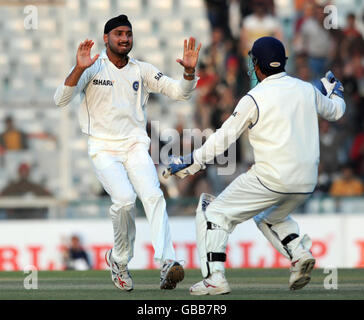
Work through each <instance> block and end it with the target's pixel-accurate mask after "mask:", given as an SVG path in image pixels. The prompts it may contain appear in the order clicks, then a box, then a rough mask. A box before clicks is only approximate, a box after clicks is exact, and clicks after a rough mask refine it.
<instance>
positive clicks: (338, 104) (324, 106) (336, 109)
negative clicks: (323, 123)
mask: <svg viewBox="0 0 364 320" xmlns="http://www.w3.org/2000/svg"><path fill="white" fill-rule="evenodd" d="M314 91H315V99H316V108H317V113H318V114H319V115H320V116H321V117H323V118H324V119H326V120H328V121H336V120H339V119H340V118H341V117H342V116H343V115H344V113H345V108H346V104H345V101H344V99H342V98H340V97H339V96H337V95H335V94H332V95H331V98H328V97H326V96H324V95H323V94H322V93H321V92H320V91H319V90H318V89H317V88H315V87H314Z"/></svg>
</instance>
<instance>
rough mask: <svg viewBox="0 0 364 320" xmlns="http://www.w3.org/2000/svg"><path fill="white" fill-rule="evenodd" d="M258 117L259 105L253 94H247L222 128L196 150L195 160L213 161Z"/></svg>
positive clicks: (253, 123)
mask: <svg viewBox="0 0 364 320" xmlns="http://www.w3.org/2000/svg"><path fill="white" fill-rule="evenodd" d="M258 118H259V110H258V106H257V105H256V104H255V101H254V100H253V98H252V97H251V96H249V95H245V96H244V97H243V98H242V99H241V100H240V101H239V103H238V105H237V106H236V108H235V110H234V112H233V114H232V115H231V116H230V117H229V118H228V119H227V120H226V121H225V122H224V123H223V125H222V126H221V128H220V129H218V130H217V131H216V132H214V133H213V134H212V135H210V136H209V138H208V139H207V140H206V142H205V143H204V144H203V146H202V147H201V148H199V149H196V150H195V151H194V153H193V157H194V161H196V162H198V163H200V164H205V163H209V162H210V161H212V160H213V159H214V158H215V157H216V156H218V155H220V154H222V153H223V152H224V151H225V150H226V149H228V148H229V146H230V145H231V144H233V143H234V142H235V141H236V140H237V139H238V138H239V137H240V135H241V134H242V133H243V132H244V131H245V130H246V129H247V128H248V127H249V128H252V127H253V126H254V125H255V124H256V123H257V121H258Z"/></svg>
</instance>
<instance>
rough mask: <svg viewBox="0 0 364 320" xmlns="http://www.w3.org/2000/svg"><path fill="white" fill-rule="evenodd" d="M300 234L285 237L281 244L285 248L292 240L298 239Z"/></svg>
mask: <svg viewBox="0 0 364 320" xmlns="http://www.w3.org/2000/svg"><path fill="white" fill-rule="evenodd" d="M298 237H299V236H298V234H297V233H291V234H289V235H288V236H287V237H285V238H284V239H283V240H282V241H281V242H282V244H283V245H284V246H286V245H287V244H288V243H290V242H291V241H292V240H294V239H296V238H298Z"/></svg>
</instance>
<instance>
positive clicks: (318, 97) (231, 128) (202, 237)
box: [165, 37, 345, 295]
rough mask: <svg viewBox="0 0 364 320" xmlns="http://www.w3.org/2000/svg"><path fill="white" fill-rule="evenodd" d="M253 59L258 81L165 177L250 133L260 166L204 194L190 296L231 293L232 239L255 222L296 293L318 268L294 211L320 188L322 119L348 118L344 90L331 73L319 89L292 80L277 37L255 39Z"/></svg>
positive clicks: (191, 169)
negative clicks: (196, 276) (281, 259)
mask: <svg viewBox="0 0 364 320" xmlns="http://www.w3.org/2000/svg"><path fill="white" fill-rule="evenodd" d="M249 55H250V58H251V61H252V65H251V66H252V67H251V73H255V75H256V77H257V80H258V81H259V84H258V85H256V86H255V87H254V88H253V89H251V90H250V91H249V92H248V93H247V94H246V95H245V96H244V97H243V98H242V99H241V100H240V101H239V103H238V105H237V106H236V108H235V110H234V112H233V114H232V115H231V116H230V117H229V118H228V119H227V120H226V121H225V123H224V124H223V125H222V127H221V128H220V129H218V130H217V131H216V132H215V133H214V134H212V135H211V136H210V137H209V138H208V139H207V141H206V142H205V143H204V145H203V146H202V147H201V148H199V149H197V150H195V151H194V152H193V153H192V154H191V155H188V156H185V157H180V158H179V159H177V160H176V159H174V160H173V162H172V164H170V165H169V167H168V169H167V170H166V171H165V175H166V176H168V175H169V174H175V175H177V176H179V177H180V178H183V177H185V176H186V175H189V174H194V173H196V172H197V171H198V170H200V169H201V168H203V167H204V164H205V163H208V162H210V161H211V160H213V159H214V157H215V156H217V155H219V154H221V153H223V152H224V151H225V150H226V149H227V148H228V146H229V144H231V143H232V142H234V141H235V140H236V139H237V138H238V137H239V136H240V135H241V134H242V133H243V132H244V131H245V130H249V140H250V143H251V145H252V147H253V150H254V158H255V164H254V165H253V166H252V167H251V168H250V170H249V171H248V172H246V173H244V174H242V175H240V176H239V177H238V178H236V179H235V180H234V181H233V182H232V183H231V184H230V185H229V186H228V187H227V188H226V189H225V190H224V191H223V192H222V193H221V194H220V195H218V196H217V197H216V198H215V197H214V196H212V195H208V194H202V195H201V197H200V202H199V205H198V208H197V210H196V231H197V248H198V252H199V256H200V261H201V271H202V275H203V277H204V279H203V280H202V281H200V282H198V283H196V284H195V285H194V286H192V287H191V289H190V293H191V294H192V295H207V294H210V295H216V294H224V293H229V292H230V291H231V290H230V287H229V284H228V282H227V280H226V278H225V275H224V273H225V272H224V262H225V260H226V254H225V249H226V245H227V241H228V235H229V233H231V232H232V231H233V230H234V228H235V226H236V225H237V224H239V223H241V222H244V221H245V220H248V219H250V218H254V220H255V222H256V224H257V226H258V228H259V229H260V230H261V231H262V233H263V234H264V236H265V237H266V238H267V239H268V240H269V241H270V242H271V243H272V245H273V246H274V247H275V248H276V249H277V250H278V251H279V252H280V253H282V254H283V255H284V256H286V257H287V258H288V259H290V260H291V265H292V266H291V269H290V271H291V275H290V279H289V286H290V289H292V290H297V289H301V288H303V287H304V286H305V285H306V284H307V283H308V282H309V281H310V273H311V270H312V269H313V267H314V265H315V259H314V257H313V256H312V254H311V252H310V247H311V240H310V238H309V237H308V236H307V235H304V236H300V233H299V227H298V225H297V223H296V222H295V221H294V220H293V219H292V218H291V217H290V216H289V214H290V213H291V212H292V211H293V210H295V209H296V208H297V207H298V206H299V205H301V204H302V203H303V202H304V201H305V200H306V199H307V198H308V197H309V195H310V194H311V193H312V192H313V191H314V188H315V186H316V183H317V168H318V164H319V156H320V155H319V131H318V119H317V115H320V116H321V117H323V118H325V119H327V120H329V121H335V120H338V119H340V118H341V117H342V116H343V114H344V112H345V102H344V100H343V98H342V97H343V88H342V86H341V83H340V82H339V81H338V80H337V79H336V78H335V77H334V76H333V74H332V73H331V72H330V73H328V74H327V75H326V77H325V78H322V79H321V83H320V84H321V86H320V88H319V89H317V88H315V87H314V86H313V85H312V84H310V83H308V82H304V81H301V80H299V79H296V78H293V77H290V76H288V75H287V74H286V72H285V69H284V67H285V63H286V55H285V49H284V46H283V44H282V43H281V42H280V41H279V40H277V39H275V38H272V37H263V38H260V39H258V40H256V41H255V43H254V45H253V47H252V50H251V51H250V53H249Z"/></svg>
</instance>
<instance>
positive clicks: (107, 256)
mask: <svg viewBox="0 0 364 320" xmlns="http://www.w3.org/2000/svg"><path fill="white" fill-rule="evenodd" d="M109 252H110V255H111V252H112V251H111V250H108V251H106V253H105V262H106V264H107V266H108V267H109V268H110V273H111V281H112V283H113V284H114V286H115V287H116V288H118V289H120V290H123V291H127V292H130V291H133V289H134V288H131V289H125V288H123V287H122V286H118V285H117V284H116V283H115V282H114V280H113V271H112V267H111V266H110V260H109V255H108V253H109Z"/></svg>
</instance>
